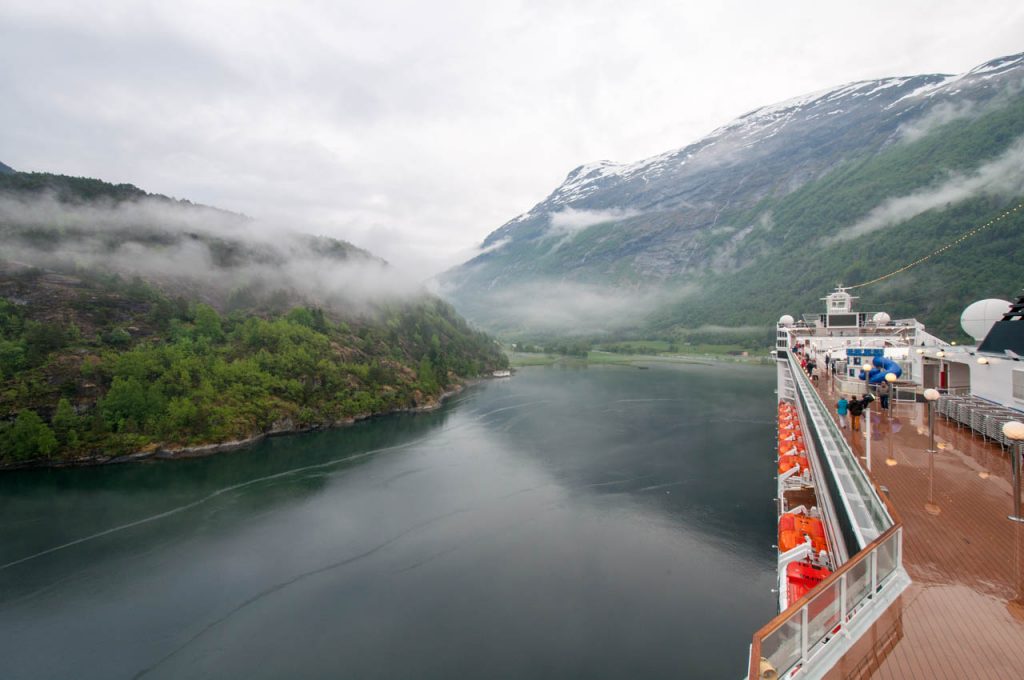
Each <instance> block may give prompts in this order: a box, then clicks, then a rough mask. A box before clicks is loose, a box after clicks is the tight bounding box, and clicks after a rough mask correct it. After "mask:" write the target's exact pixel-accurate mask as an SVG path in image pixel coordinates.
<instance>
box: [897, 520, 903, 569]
mask: <svg viewBox="0 0 1024 680" xmlns="http://www.w3.org/2000/svg"><path fill="white" fill-rule="evenodd" d="M896 564H897V565H899V566H901V567H902V566H903V527H902V526H900V528H899V529H897V530H896Z"/></svg>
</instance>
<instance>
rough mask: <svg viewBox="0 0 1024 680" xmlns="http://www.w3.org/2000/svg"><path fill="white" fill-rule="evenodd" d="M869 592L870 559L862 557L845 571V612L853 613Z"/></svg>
mask: <svg viewBox="0 0 1024 680" xmlns="http://www.w3.org/2000/svg"><path fill="white" fill-rule="evenodd" d="M870 594H871V559H870V558H866V559H862V560H861V561H860V562H857V563H855V564H854V565H853V566H851V567H850V569H849V571H847V572H846V612H847V615H850V614H853V613H854V612H855V611H856V610H857V607H859V606H860V605H861V603H862V602H864V598H866V597H867V596H868V595H870Z"/></svg>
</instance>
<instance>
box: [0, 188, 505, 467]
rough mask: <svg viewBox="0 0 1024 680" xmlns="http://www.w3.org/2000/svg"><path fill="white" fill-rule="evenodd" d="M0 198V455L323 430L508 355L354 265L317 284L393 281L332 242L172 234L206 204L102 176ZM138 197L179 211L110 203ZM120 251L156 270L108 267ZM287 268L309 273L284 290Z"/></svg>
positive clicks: (62, 457) (64, 454)
mask: <svg viewBox="0 0 1024 680" xmlns="http://www.w3.org/2000/svg"><path fill="white" fill-rule="evenodd" d="M40 197H43V198H44V200H45V201H55V202H56V205H57V206H58V207H59V210H58V211H54V210H52V209H51V208H52V205H53V204H52V203H39V204H37V203H35V201H37V200H38V199H39V198H40ZM0 200H7V201H14V203H16V205H15V207H14V208H10V204H5V205H6V206H7V208H10V209H8V210H6V212H3V211H0V233H2V234H3V236H4V239H3V242H0V465H4V464H6V465H11V464H24V463H26V462H31V463H38V462H51V463H54V462H56V463H60V462H74V461H89V460H97V459H99V460H102V459H106V458H108V457H110V456H116V455H122V454H127V453H132V452H138V451H152V450H155V449H158V448H162V449H173V448H178V447H187V446H194V445H200V444H215V443H222V442H227V441H232V440H239V439H246V438H250V437H253V436H258V435H261V434H265V433H273V432H289V431H297V430H303V429H309V428H317V427H328V426H332V425H336V424H340V423H344V422H348V421H350V420H351V419H353V418H360V417H366V416H369V415H373V414H378V413H386V412H389V411H394V410H397V409H410V408H422V407H428V406H432V405H435V404H437V402H438V400H439V398H440V397H441V395H442V393H443V392H444V391H445V390H447V389H451V388H452V387H453V386H455V385H458V384H460V383H461V382H462V381H463V380H464V379H466V378H471V377H474V376H478V375H480V374H482V373H485V372H489V371H491V370H494V369H496V368H503V367H505V366H506V365H507V359H506V357H505V356H504V355H503V354H502V352H501V351H500V349H499V348H498V346H497V345H496V344H495V343H494V341H493V340H492V339H490V338H489V337H487V336H486V335H484V334H482V333H479V332H477V331H475V330H473V329H471V328H470V327H469V326H468V325H467V324H466V322H465V321H464V320H463V319H462V318H461V317H459V316H458V315H457V314H456V313H455V312H454V310H453V309H452V307H451V306H449V305H448V304H446V303H444V302H442V301H441V300H439V299H437V298H435V297H432V296H429V295H427V294H425V293H422V292H415V291H407V292H403V293H401V294H398V293H394V292H392V293H390V294H381V295H379V296H373V295H372V290H370V291H362V292H358V293H357V292H353V291H351V290H348V288H350V283H349V281H352V280H354V279H353V278H352V277H351V276H349V277H348V278H345V277H342V278H341V279H339V281H340V283H338V284H337V286H338V287H339V288H338V289H337V290H332V289H324V290H318V289H317V286H316V283H317V280H316V276H317V275H318V274H319V273H322V272H317V271H312V270H311V269H312V268H321V269H324V270H327V272H326V273H327V274H328V278H326V279H325V280H327V281H330V278H329V277H330V276H331V275H333V276H337V275H338V273H339V272H340V271H344V268H345V267H361V268H359V269H357V270H356V271H357V274H358V273H366V274H367V275H374V276H377V277H378V278H381V279H382V280H383V277H386V276H388V275H389V272H388V270H387V268H386V265H385V264H384V263H383V262H382V261H380V260H378V259H376V258H374V257H372V256H371V255H369V254H368V253H366V252H365V251H361V250H359V249H357V248H355V247H354V246H351V245H350V244H347V243H344V242H341V241H336V240H334V239H327V238H323V237H310V236H293V237H289V238H288V239H287V240H285V239H281V240H279V241H278V242H266V241H263V242H249V241H246V240H244V239H243V238H240V237H239V236H238V235H237V234H236V233H233V232H232V233H233V235H229V236H224V235H219V234H218V233H216V232H204V233H198V232H191V231H182V227H181V223H185V224H186V225H187V224H190V222H189V220H193V221H194V220H195V216H196V213H195V211H196V210H201V211H204V212H203V213H202V214H201V215H200V216H201V217H203V218H204V219H205V216H206V215H207V211H212V210H214V209H209V208H197V207H195V206H192V205H191V204H188V203H187V202H179V201H172V200H171V199H166V198H164V197H153V196H150V195H148V194H146V193H145V192H142V191H141V190H139V189H136V188H135V187H132V186H130V185H111V184H107V183H105V182H101V181H99V180H89V179H82V178H64V177H58V176H49V175H47V176H41V175H30V176H25V175H22V174H20V173H19V174H15V175H8V176H5V177H3V178H0ZM140 200H142V201H150V200H156V201H158V202H162V203H166V204H168V205H171V206H173V207H174V208H175V209H176V210H178V209H180V210H184V211H185V212H184V213H180V214H177V213H175V214H170V215H166V216H165V215H163V213H158V217H157V218H155V219H150V218H149V217H148V215H150V212H147V210H146V209H139V210H133V211H132V210H130V211H125V212H116V213H115V212H110V211H108V210H107V209H108V208H109V206H110V205H111V204H112V203H126V204H131V202H133V201H140ZM26 205H28V206H29V209H28V210H27V211H26V210H25V209H24V207H25V206H26ZM36 205H42V206H43V207H45V208H46V209H45V210H36V209H34V208H35V206H36ZM97 206H99V207H97ZM136 207H137V206H136ZM143 208H145V206H143ZM216 213H218V215H217V217H218V219H219V218H220V217H221V215H223V216H224V219H227V220H229V221H231V222H234V223H237V222H239V221H241V220H244V219H246V218H243V217H242V216H238V215H232V214H230V213H223V212H222V211H216ZM25 215H29V216H30V217H31V219H26V218H25ZM126 215H127V216H128V217H129V218H131V219H126V218H125V216H126ZM138 215H141V216H143V217H146V220H147V221H145V222H138V221H133V220H135V218H136V216H138ZM202 224H203V225H204V226H205V227H207V228H210V229H213V228H216V227H220V226H222V225H221V224H220V223H219V222H202ZM125 244H128V245H129V246H130V249H129V250H127V251H125V249H124V246H125ZM183 244H184V245H183ZM183 254H185V255H193V256H194V257H196V258H199V261H198V262H192V261H186V260H182V259H181V258H182V256H183ZM167 258H171V261H165V260H166V259H167ZM133 260H134V261H135V263H138V262H139V261H142V262H146V263H149V265H151V266H153V267H156V268H158V269H160V271H162V272H163V274H162V275H159V276H154V277H152V279H151V280H147V277H144V276H141V275H135V276H127V275H122V274H120V273H118V272H117V271H116V267H118V266H124V265H125V263H126V262H127V263H128V264H131V263H132V261H133ZM293 260H294V261H293ZM295 261H297V262H298V264H296V263H295ZM111 267H113V268H114V270H113V271H111V270H110V268H111ZM142 269H143V271H145V268H142ZM289 269H292V270H295V271H296V272H297V273H298V275H299V276H306V277H309V278H310V279H311V281H313V282H314V283H313V284H310V285H307V286H306V287H305V288H294V287H289V284H290V283H293V282H296V279H295V274H293V275H292V278H288V277H287V276H285V275H283V274H281V272H283V271H287V270H289ZM313 292H319V293H322V294H321V295H319V296H318V297H317V298H316V299H314V298H313V297H311V294H312V293H313ZM211 303H212V304H211Z"/></svg>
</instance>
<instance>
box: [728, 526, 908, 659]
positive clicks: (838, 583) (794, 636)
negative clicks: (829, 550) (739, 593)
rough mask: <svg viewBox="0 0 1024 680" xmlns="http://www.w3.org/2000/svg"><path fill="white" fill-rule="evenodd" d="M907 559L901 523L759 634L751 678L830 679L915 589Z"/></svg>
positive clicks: (753, 647)
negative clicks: (903, 596)
mask: <svg viewBox="0 0 1024 680" xmlns="http://www.w3.org/2000/svg"><path fill="white" fill-rule="evenodd" d="M902 556H903V525H902V524H900V523H898V522H897V523H896V524H894V525H893V526H892V527H890V528H889V530H888V531H886V532H885V533H884V534H882V535H881V536H879V537H878V539H877V540H875V541H874V542H873V543H871V544H870V545H869V546H868V547H867V548H865V549H864V550H862V551H860V552H859V553H857V554H856V555H854V556H853V557H852V558H850V560H849V561H847V563H846V564H844V565H843V566H842V567H840V568H839V569H837V570H836V571H835V573H833V574H832V575H831V576H829V577H828V578H827V579H825V580H824V581H822V583H821V584H820V585H818V586H817V587H816V588H814V590H812V591H811V592H809V593H807V595H805V596H804V597H803V598H801V599H799V600H797V601H796V602H795V603H793V605H792V606H791V607H789V609H787V610H786V611H784V612H782V613H781V614H779V615H778V616H776V617H775V618H774V619H772V620H771V621H770V622H768V624H767V625H766V626H764V627H763V628H761V630H759V631H757V633H755V634H754V640H753V642H752V644H751V646H750V669H749V673H750V674H749V675H748V678H751V679H753V678H758V679H761V678H771V677H779V678H787V677H794V676H796V674H797V673H799V677H800V678H820V677H822V676H824V675H825V673H827V672H828V671H829V670H831V668H832V667H833V666H834V665H835V663H836V662H837V661H839V659H841V658H842V656H843V655H844V654H845V653H846V652H847V651H849V649H850V648H851V647H852V646H853V643H854V642H856V641H857V639H858V638H859V637H860V636H861V635H862V634H864V633H865V632H866V631H867V630H868V629H869V628H870V627H871V626H872V624H874V623H875V621H877V620H878V618H879V617H880V616H881V615H882V614H883V613H884V612H885V610H886V609H887V608H888V607H889V605H890V604H892V603H893V602H894V601H895V599H896V598H897V597H898V596H899V594H900V593H901V592H903V589H904V588H906V587H907V585H909V583H910V579H909V578H908V577H907V574H906V572H905V571H904V570H903V566H902ZM773 673H774V674H777V675H773Z"/></svg>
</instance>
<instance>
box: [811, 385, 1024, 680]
mask: <svg viewBox="0 0 1024 680" xmlns="http://www.w3.org/2000/svg"><path fill="white" fill-rule="evenodd" d="M817 382H818V384H817V391H818V394H819V395H820V396H821V398H822V400H823V401H824V402H825V403H826V404H827V405H828V406H829V407H830V408H831V409H832V412H833V413H834V412H835V411H834V406H835V402H836V400H837V399H838V398H839V395H838V391H837V390H836V389H835V387H834V385H835V383H834V382H833V381H832V379H831V378H830V377H824V376H823V377H822V378H821V379H819V381H817ZM927 408H928V407H927V405H926V404H924V403H913V402H895V401H894V402H893V403H892V410H891V412H884V411H882V410H881V409H880V407H879V404H878V402H875V403H874V404H872V407H871V418H872V425H871V427H872V439H871V447H870V448H871V451H870V454H871V460H870V464H869V461H868V459H867V453H868V451H867V446H866V440H865V437H864V435H863V432H860V433H854V432H851V431H850V430H846V431H845V434H846V437H847V441H848V442H849V443H850V446H851V448H852V449H853V451H854V452H855V454H856V455H857V457H858V459H859V461H860V464H861V466H862V467H863V468H864V469H865V470H867V471H868V473H869V476H870V478H871V480H872V481H873V482H874V483H875V484H876V485H877V486H878V487H879V488H880V489H881V491H882V493H883V494H884V495H885V497H886V500H887V501H888V502H889V504H890V505H891V506H892V507H893V509H894V510H895V511H896V513H897V514H898V515H899V518H900V520H901V522H902V524H903V566H904V568H905V569H906V571H907V573H908V574H909V576H910V577H911V579H912V581H913V582H912V584H911V585H910V586H909V587H908V588H907V589H906V590H905V591H904V592H903V593H901V594H900V595H899V596H898V598H897V601H896V602H895V603H894V604H893V605H892V606H890V607H889V608H888V609H887V610H886V611H885V613H884V614H883V615H882V616H881V617H880V618H879V619H878V620H877V621H876V622H875V623H874V624H873V625H872V627H871V629H869V631H868V632H866V633H865V634H864V635H863V636H862V637H861V638H860V639H859V640H858V641H857V642H856V643H855V644H854V646H853V647H852V648H851V649H850V650H849V651H848V652H847V653H846V654H845V655H844V656H843V657H842V659H840V660H839V662H838V663H837V664H836V665H835V666H834V667H833V668H832V669H831V670H830V671H829V672H828V674H827V675H826V676H825V677H827V678H830V679H838V678H843V679H847V678H884V679H889V678H893V679H896V678H927V679H929V680H933V679H935V678H972V679H973V678H978V679H987V678H1007V679H1009V678H1020V677H1024V524H1021V523H1017V522H1013V521H1011V520H1009V519H1008V518H1007V516H1008V515H1009V514H1011V512H1012V509H1013V507H1012V505H1013V503H1012V495H1011V492H1012V489H1013V484H1012V472H1011V468H1010V457H1009V454H1008V452H1007V451H1006V450H1004V449H1002V448H1001V447H1000V446H999V444H997V443H994V442H991V441H985V440H983V439H982V437H981V435H979V434H977V433H975V432H973V431H972V430H971V429H970V428H961V427H958V426H957V424H956V423H955V422H951V421H947V420H946V419H945V418H943V417H941V416H939V415H936V418H935V440H936V449H937V450H936V452H935V453H934V454H931V453H928V447H929V439H928V418H927ZM862 425H863V423H862Z"/></svg>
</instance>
